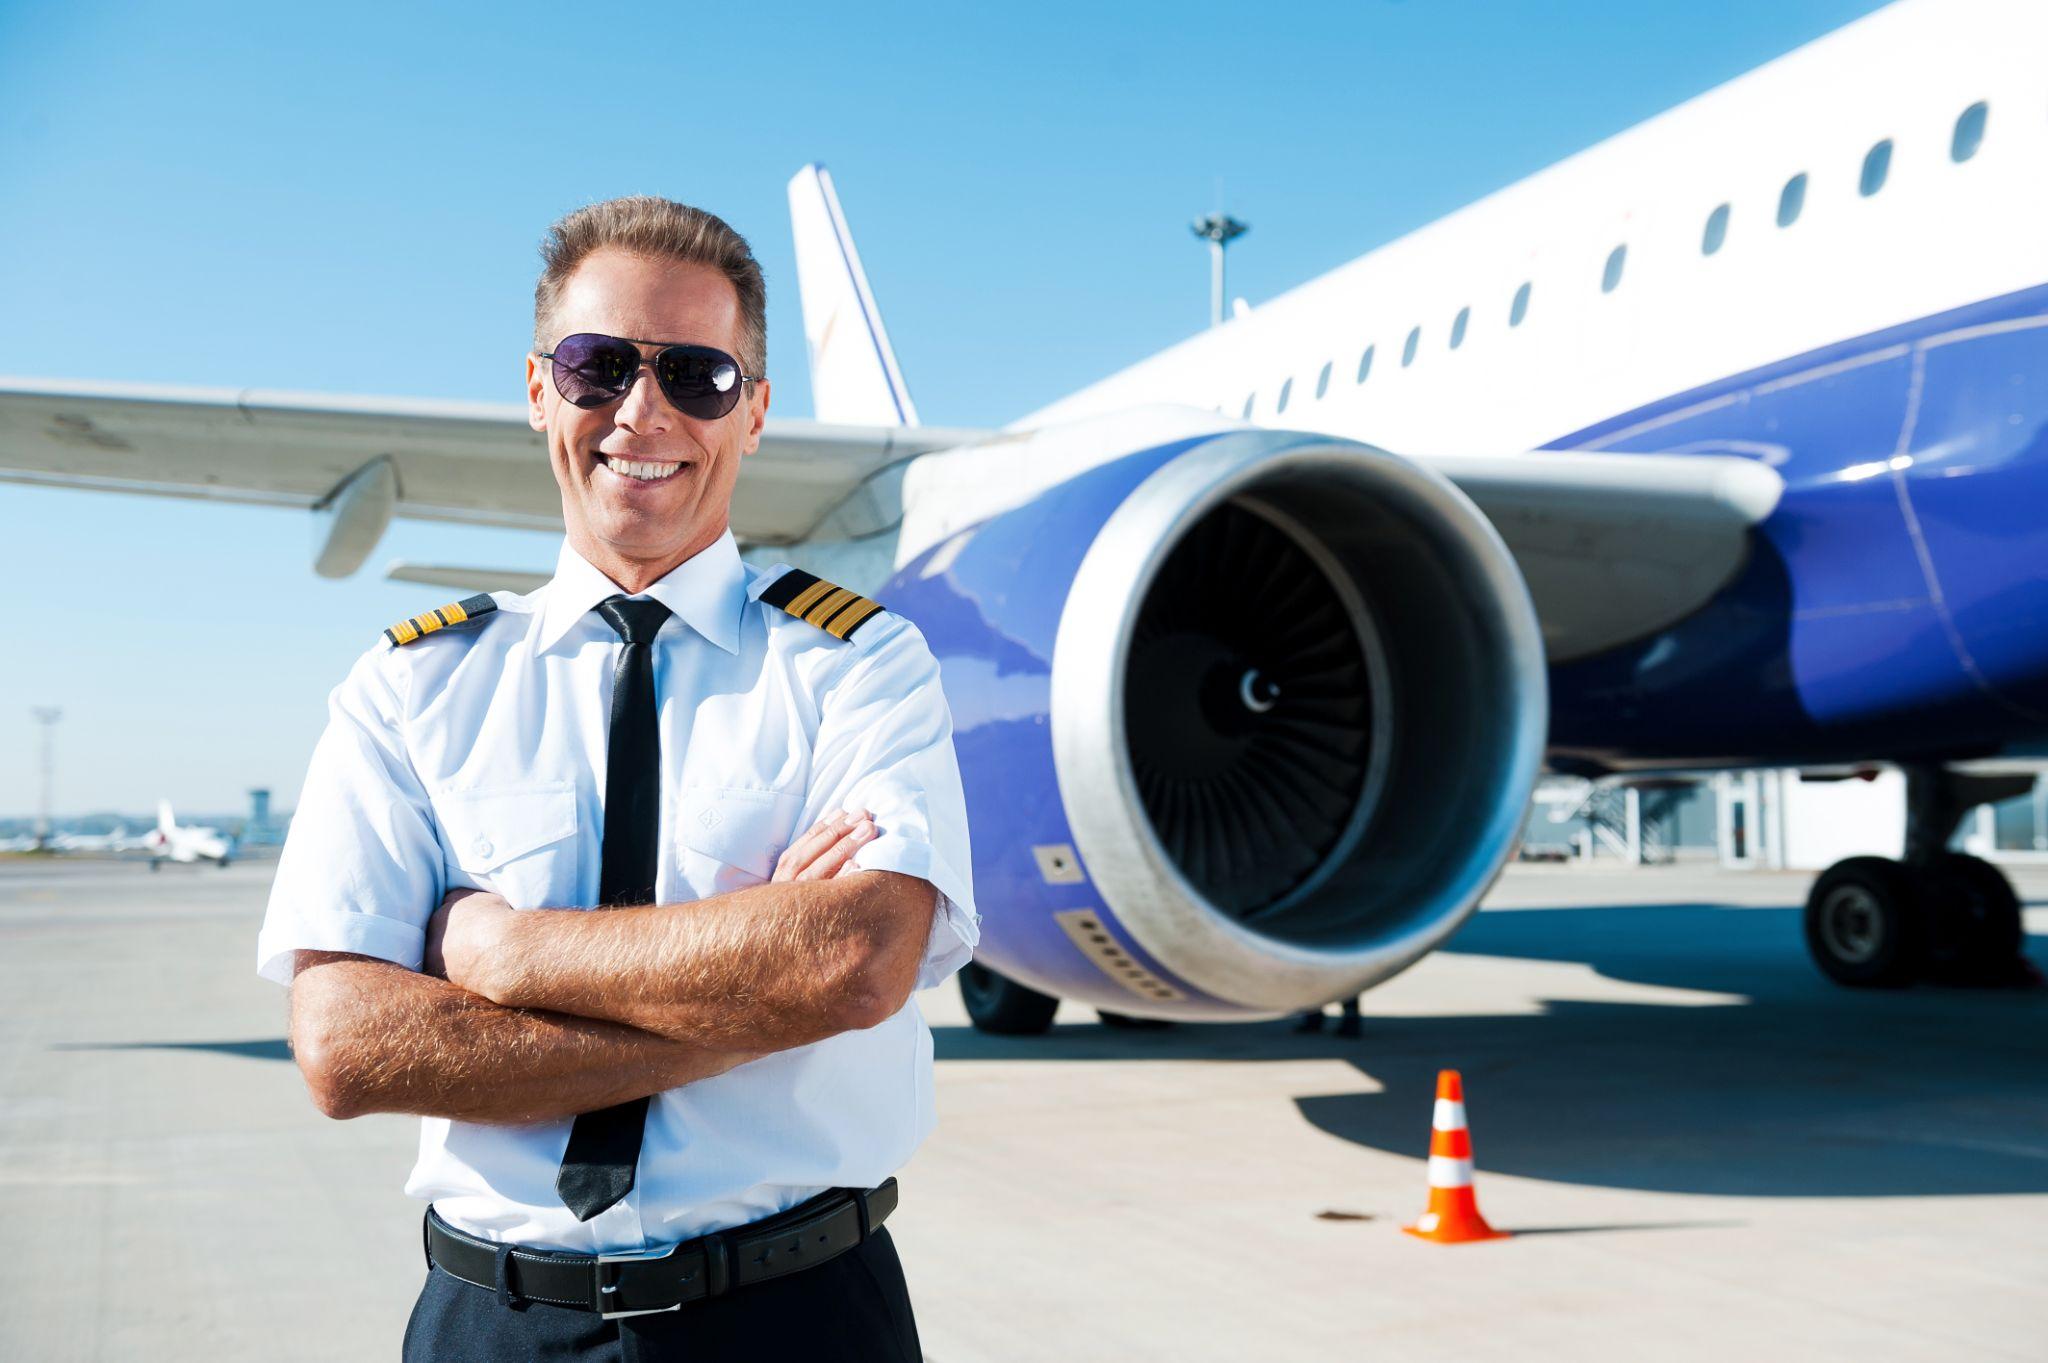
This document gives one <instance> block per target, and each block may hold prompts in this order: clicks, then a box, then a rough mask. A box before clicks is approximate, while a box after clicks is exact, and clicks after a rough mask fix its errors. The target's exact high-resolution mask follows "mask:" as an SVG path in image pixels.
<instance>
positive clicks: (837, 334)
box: [789, 162, 918, 426]
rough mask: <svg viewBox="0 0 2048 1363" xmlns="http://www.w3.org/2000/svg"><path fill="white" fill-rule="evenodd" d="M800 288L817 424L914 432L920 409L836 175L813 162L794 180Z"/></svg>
mask: <svg viewBox="0 0 2048 1363" xmlns="http://www.w3.org/2000/svg"><path fill="white" fill-rule="evenodd" d="M789 221H790V227H791V229H792V231H793V233H794V235H795V237H796V282H797V291H798V293H799V294H801V295H802V298H803V308H804V339H805V341H807V342H808V343H809V346H810V356H811V401H812V404H813V406H814V407H815V409H816V412H817V417H818V420H820V421H832V422H843V423H845V424H847V425H853V426H915V425H917V424H918V421H917V407H916V405H915V404H913V403H912V402H911V400H910V388H909V386H908V385H906V384H905V383H904V382H903V371H902V370H900V369H898V368H897V367H896V352H895V351H894V350H892V349H890V347H889V333H888V332H887V331H886V330H884V329H883V327H882V312H881V309H880V308H878V307H876V306H875V295H874V294H873V292H872V291H870V290H869V288H868V276H867V271H865V270H863V269H862V268H861V263H860V252H858V251H857V250H855V249H854V245H853V233H852V232H851V231H849V230H848V228H847V226H846V215H845V214H844V213H842V212H840V211H839V195H838V194H837V193H836V192H835V191H834V190H833V188H832V173H831V172H830V171H828V170H826V169H825V168H824V167H823V166H821V165H818V164H817V163H815V162H813V163H812V164H810V165H808V166H805V167H804V168H803V169H802V170H800V171H798V172H797V173H796V174H795V176H793V177H792V178H791V179H790V182H789Z"/></svg>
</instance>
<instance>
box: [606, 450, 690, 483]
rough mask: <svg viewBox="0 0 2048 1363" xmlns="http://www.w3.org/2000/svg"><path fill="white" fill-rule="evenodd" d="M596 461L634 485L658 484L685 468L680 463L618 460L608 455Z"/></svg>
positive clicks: (652, 460)
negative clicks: (634, 483) (628, 479)
mask: <svg viewBox="0 0 2048 1363" xmlns="http://www.w3.org/2000/svg"><path fill="white" fill-rule="evenodd" d="M597 461H598V463H600V464H602V465H603V466H604V467H605V468H607V469H610V470H611V471H612V472H613V473H616V474H618V475H619V476H620V477H621V478H631V479H632V480H633V481H634V482H636V483H659V482H661V481H662V480H663V479H666V478H671V477H673V476H674V475H675V474H676V473H677V472H678V471H679V470H681V469H683V468H685V467H686V465H685V464H683V463H680V462H677V463H670V462H667V461H663V460H654V459H618V458H614V457H613V456H611V455H609V454H600V455H598V456H597Z"/></svg>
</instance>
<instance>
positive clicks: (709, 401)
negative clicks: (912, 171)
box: [257, 197, 980, 1363]
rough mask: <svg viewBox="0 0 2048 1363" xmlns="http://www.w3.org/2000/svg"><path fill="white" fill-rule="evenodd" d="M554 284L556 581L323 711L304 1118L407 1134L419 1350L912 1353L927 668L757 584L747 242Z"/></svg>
mask: <svg viewBox="0 0 2048 1363" xmlns="http://www.w3.org/2000/svg"><path fill="white" fill-rule="evenodd" d="M542 257H543V262H544V268H543V269H542V272H541V276H540V280H539V284H538V286H537V288H536V289H535V293H534V299H535V308H534V327H535V345H534V350H533V353H532V354H530V355H529V356H528V357H527V359H526V392H527V399H528V418H529V421H530V423H531V424H532V426H533V428H534V429H535V430H536V431H540V432H542V433H543V434H544V436H545V440H546V446H547V451H548V460H549V463H550V464H551V466H552V468H553V470H554V475H555V481H556V482H557V483H558V484H559V485H560V489H561V496H562V517H563V521H564V523H565V526H566V529H567V535H566V540H565V542H564V544H563V546H562V549H561V554H560V558H559V560H558V562H557V564H556V569H555V575H554V577H553V579H552V580H551V581H549V582H548V583H547V584H546V585H545V586H543V587H541V588H540V589H538V590H537V591H535V592H533V593H532V594H530V595H525V596H521V595H516V594H511V593H504V592H499V593H491V594H486V595H479V596H473V597H471V598H469V599H468V600H466V601H461V602H457V603H454V604H451V605H448V606H445V607H441V608H439V609H437V610H433V611H428V612H425V613H423V614H422V615H419V616H414V617H412V618H411V619H409V620H405V621H401V622H399V623H398V624H396V625H394V626H392V628H391V629H389V630H387V631H385V634H384V636H383V637H382V638H381V639H379V640H378V642H377V643H376V645H375V646H374V647H372V648H371V649H370V650H369V652H367V653H366V654H364V655H363V657H362V658H360V659H359V660H358V661H357V662H356V664H355V666H354V667H353V669H352V670H351V671H350V672H349V674H348V676H347V677H346V679H345V680H343V681H342V683H341V685H340V686H339V687H337V688H336V689H335V690H334V692H333V694H332V696H331V697H330V701H329V719H328V724H327V728H326V731H325V732H324V734H323V735H322V736H321V738H320V741H319V744H318V746H317V748H316V749H315V751H314V755H313V758H312V763H311V766H310V768H309V770H308V773H307V776H306V785H305V790H304V793H303V794H302V796H301V797H300V800H299V805H298V813H297V816H296V818H294V820H293V822H292V829H291V835H290V838H289V840H288V842H287V844H286V846H285V848H284V852H283V855H282V861H281V863H280V865H279V867H278V872H277V877H276V882H275V885H274V887H273V890H272V893H271V898H270V902H269V907H268V912H267V914H266V917H265V919H264V922H263V927H262V931H261V936H260V938H259V941H258V947H257V958H258V969H259V971H260V972H261V973H262V974H263V975H264V976H265V977H266V978H268V979H271V980H275V981H278V982H280V983H289V984H290V986H291V1038H292V1049H293V1053H294V1055H295V1057H296V1059H297V1062H298V1065H299V1068H300V1070H301V1071H302V1072H303V1074H304V1077H305V1080H306V1083H307V1085H308V1087H309V1089H310V1091H311V1093H312V1096H313V1099H314V1102H315V1104H316V1105H317V1106H318V1108H319V1109H320V1110H321V1111H322V1112H323V1113H325V1114H326V1115H328V1116H330V1117H339V1118H346V1117H353V1116H356V1115H359V1114H362V1113H372V1112H401V1113H411V1114H416V1115H418V1116H419V1117H421V1118H422V1119H423V1121H422V1123H421V1131H420V1146H419V1156H418V1161H417V1163H416V1164H415V1165H414V1167H413V1170H412V1174H411V1177H410V1178H409V1179H408V1180H407V1182H406V1185H405V1190H406V1192H407V1193H409V1194H410V1195H412V1196H413V1197H416V1198H420V1199H423V1200H425V1201H426V1202H428V1203H429V1204H430V1205H429V1208H428V1210H427V1212H426V1218H425V1219H426V1224H425V1227H424V1240H425V1249H426V1256H427V1264H428V1268H427V1278H426V1282H425V1285H424V1286H423V1288H422V1290H421V1293H420V1296H419V1299H418V1301H417V1303H416V1304H415V1306H414V1307H413V1311H412V1318H411V1322H410V1324H409V1326H408V1328H407V1330H406V1335H405V1343H404V1357H406V1358H407V1359H437V1360H444V1361H445V1360H464V1359H508V1358H530V1357H541V1356H545V1357H549V1358H557V1357H559V1358H607V1359H616V1358H620V1357H632V1358H643V1359H683V1358H687V1359H690V1360H693V1363H710V1361H711V1360H720V1359H735V1360H737V1359H745V1360H749V1363H759V1361H760V1360H762V1359H775V1358H794V1359H803V1360H805V1363H825V1361H826V1360H834V1359H846V1360H853V1359H860V1360H895V1359H902V1360H916V1359H918V1358H919V1357H920V1351H919V1346H918V1335H917V1325H916V1322H915V1320H914V1318H913V1316H912V1312H911V1304H910V1296H909V1292H908V1289H907V1287H906V1284H905V1280H904V1275H903V1271H902V1267H901V1265H900V1263H899V1261H898V1259H897V1255H896V1251H895V1248H894V1246H893V1245H892V1243H891V1241H890V1235H889V1231H888V1229H887V1228H886V1227H885V1226H884V1225H883V1222H884V1221H885V1219H887V1218H888V1217H889V1215H890V1214H891V1212H892V1211H894V1209H895V1207H896V1202H897V1187H896V1181H895V1178H894V1177H893V1175H894V1173H895V1171H896V1170H897V1169H898V1168H899V1167H900V1166H901V1165H902V1164H903V1162H904V1161H905V1160H906V1159H907V1158H908V1157H909V1156H910V1154H911V1152H912V1151H913V1150H914V1149H915V1148H916V1147H917V1145H918V1144H919V1143H920V1141H922V1139H923V1138H924V1136H925V1135H926V1134H927V1133H928V1132H929V1131H930V1130H931V1127H932V1123H933V1111H932V1059H931V1057H932V1052H931V1037H930V1033H929V1031H928V1030H927V1028H926V1026H925V1023H924V1020H923V1018H922V1016H921V1015H920V1013H919V1011H918V1008H917V1006H916V1004H915V1003H914V1001H912V999H911V994H912V991H913V988H926V987H929V986H931V985H934V984H937V983H938V982H940V981H941V980H943V979H944V978H945V977H946V976H948V975H949V974H951V973H952V972H953V971H954V970H955V969H956V968H958V967H959V966H960V964H961V963H962V962H964V961H965V960H966V959H967V958H968V957H969V955H970V954H971V952H972V949H973V947H974V945H975V943H976V942H977V940H978V938H979V921H980V920H979V918H978V916H977V915H976V913H975V910H974V906H973V893H972V888H971V885H970V883H969V879H968V867H969V859H968V841H967V824H966V810H965V803H964V799H963V796H962V792H961V784H960V773H959V767H958V763H957V760H956V757H955V754H954V749H953V739H952V722H951V718H950V715H949V712H948V710H947V706H946V701H945V697H944V695H943V693H942V692H941V690H940V686H939V673H938V667H937V664H936V663H935V661H934V659H933V657H932V654H931V652H930V650H929V649H928V648H927V647H926V645H925V641H924V639H923V636H922V635H921V634H920V633H919V632H918V630H917V629H916V627H915V626H913V625H912V624H911V623H910V622H909V621H908V620H905V619H903V618H901V617H899V616H897V615H895V614H893V613H892V612H890V611H888V610H886V609H883V608H882V607H881V606H880V605H879V604H878V603H876V602H874V601H871V600H869V599H867V598H866V597H863V596H860V595H859V594H857V593H855V592H852V591H849V590H846V589H844V588H841V587H838V586H835V585H834V584H833V583H832V582H830V581H826V580H823V579H820V578H817V577H813V576H812V575H811V574H809V573H807V572H804V571H801V570H798V569H793V568H787V567H784V566H780V565H778V566H776V567H774V568H770V569H765V570H764V569H761V568H756V567H753V566H750V565H749V564H747V563H744V562H742V561H741V559H740V556H739V553H738V551H737V549H736V547H735V544H734V540H733V534H732V531H731V529H730V527H729V524H728V512H729V508H730V504H731V500H732V495H733V486H734V480H735V479H736V477H737V476H738V474H739V471H740V461H741V459H742V458H744V457H745V456H746V455H748V454H750V453H752V452H753V451H754V450H755V449H756V448H757V447H758V446H759V444H760V440H761V434H762V426H763V420H764V417H765V414H766V412H767V410H768V383H767V380H766V379H765V378H763V377H762V374H763V368H764V365H763V359H764V351H765V325H766V324H765V315H764V311H765V310H764V293H765V290H764V286H763V282H762V276H761V271H760V268H759V267H758V265H757V264H756V263H755V260H754V257H753V254H752V252H751V251H750V250H749V248H748V246H747V244H746V242H745V241H744V240H743V239H742V238H741V237H740V236H739V235H738V234H737V233H735V232H734V231H733V230H732V229H731V228H730V227H728V226H727V225H726V224H725V223H724V222H723V221H721V220H720V219H718V218H717V217H714V216H713V215H711V214H709V213H706V212H703V211H701V210H699V209H695V208H690V207H687V206H684V205H682V204H677V203H672V202H669V201H668V200H665V199H657V198H647V197H637V198H627V199H616V200H612V201H610V202H607V203H600V204H596V205H593V206H591V207H588V208H584V209H580V210H578V211H577V212H575V213H572V214H570V215H569V216H568V217H566V218H564V219H563V220H562V221H561V222H559V223H557V224H556V225H555V226H554V228H553V229H552V230H551V231H550V233H549V234H548V237H547V238H546V240H545V241H544V243H543V245H542ZM579 910H603V912H579ZM294 1248H297V1247H294Z"/></svg>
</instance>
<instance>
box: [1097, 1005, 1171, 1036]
mask: <svg viewBox="0 0 2048 1363" xmlns="http://www.w3.org/2000/svg"><path fill="white" fill-rule="evenodd" d="M1095 1016H1096V1017H1097V1018H1099V1019H1100V1020H1101V1022H1102V1025H1103V1026H1105V1027H1118V1028H1122V1029H1123V1030H1124V1031H1127V1032H1156V1031H1158V1030H1160V1029H1161V1028H1163V1027H1171V1026H1173V1019H1172V1018H1134V1017H1132V1016H1131V1015H1130V1014H1129V1013H1112V1012H1110V1011H1108V1010H1107V1009H1104V1008H1098V1009H1096V1010H1095Z"/></svg>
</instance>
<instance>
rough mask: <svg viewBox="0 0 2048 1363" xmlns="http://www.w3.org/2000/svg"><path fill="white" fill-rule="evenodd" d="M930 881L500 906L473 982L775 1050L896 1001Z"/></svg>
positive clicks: (796, 885) (724, 1042) (850, 879)
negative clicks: (677, 900) (668, 899)
mask: <svg viewBox="0 0 2048 1363" xmlns="http://www.w3.org/2000/svg"><path fill="white" fill-rule="evenodd" d="M933 894H934V892H933V890H932V888H931V886H930V885H929V884H927V883H926V882H924V881H922V880H918V879H916V878H915V877H911V876H903V875H898V874H896V873H894V872H889V871H869V872H863V873H860V874H857V875H852V876H843V877H839V878H836V879H831V880H819V881H789V882H782V881H778V882H771V883H769V884H766V885H755V886H751V887H749V888H747V889H744V890H736V891H733V892H732V893H730V894H723V895H717V896H714V897H713V898H710V899H703V900H697V901H694V902H691V903H685V904H668V905H648V906H644V907H639V908H625V909H613V910H609V911H607V912H603V913H563V912H550V911H546V910H541V911H528V912H519V913H513V914H510V915H508V916H507V917H506V918H505V920H504V924H503V927H502V929H501V931H500V933H499V935H498V938H497V941H496V942H495V943H494V944H493V949H492V950H491V951H490V952H489V954H488V958H487V960H485V961H484V962H483V963H482V965H481V968H480V978H479V979H478V980H477V981H474V982H471V981H465V983H475V985H476V987H478V988H479V989H480V991H481V992H482V993H484V994H485V995H486V996H488V997H490V998H492V999H494V1000H496V1001H498V1002H500V1003H504V1004H508V1005H512V1006H517V1007H527V1008H542V1009H548V1010H550V1011H554V1012H559V1013H570V1014H574V1015H577V1016H579V1017H586V1018H599V1019H607V1020H610V1021H613V1022H619V1023H624V1024H627V1025H629V1026H632V1027H636V1028H643V1029H645V1030H647V1031H649V1032H653V1033H658V1034H659V1035H662V1036H664V1037H669V1038H672V1039H675V1040H678V1041H682V1042H685V1043H688V1044H692V1045H699V1046H707V1047H712V1048H726V1047H742V1046H752V1047H757V1048H766V1049H769V1050H782V1049H786V1048H788V1047H792V1046H802V1045H808V1044H809V1043H811V1042H814V1041H818V1040H820V1039H822V1038H824V1037H828V1036H832V1035H835V1034H837V1033H839V1032H843V1031H848V1030H851V1029H853V1028H856V1027H866V1026H872V1025H874V1023H876V1022H879V1021H881V1020H882V1019H883V1018H885V1017H887V1016H889V1015H890V1014H891V1013H894V1012H895V1011H896V1009H897V1008H899V1007H901V1006H902V1003H903V1000H904V998H906V997H907V996H908V994H909V992H910V984H911V981H912V980H913V979H914V977H915V975H916V970H917V963H918V960H919V959H920V957H921V956H922V954H923V950H924V946H925V941H926V938H927V936H928V935H929V932H930V925H931V921H932V910H933V907H934V899H933Z"/></svg>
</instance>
